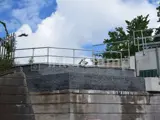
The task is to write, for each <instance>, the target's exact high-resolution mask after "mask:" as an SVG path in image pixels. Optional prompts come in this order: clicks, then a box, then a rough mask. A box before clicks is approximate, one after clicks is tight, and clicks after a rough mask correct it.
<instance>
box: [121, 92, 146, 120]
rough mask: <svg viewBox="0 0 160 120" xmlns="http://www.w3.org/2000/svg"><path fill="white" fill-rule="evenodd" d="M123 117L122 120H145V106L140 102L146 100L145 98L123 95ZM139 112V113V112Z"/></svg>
mask: <svg viewBox="0 0 160 120" xmlns="http://www.w3.org/2000/svg"><path fill="white" fill-rule="evenodd" d="M120 97H121V105H122V116H121V120H136V119H137V118H143V117H144V116H143V113H141V111H143V106H142V105H141V104H138V101H141V100H144V97H143V96H131V95H125V96H124V95H121V96H120ZM137 111H138V112H137Z"/></svg>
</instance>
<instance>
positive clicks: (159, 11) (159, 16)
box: [154, 5, 160, 42]
mask: <svg viewBox="0 0 160 120" xmlns="http://www.w3.org/2000/svg"><path fill="white" fill-rule="evenodd" d="M157 11H158V12H157V17H158V22H160V5H159V6H158V7H157ZM158 34H160V26H159V27H158V29H157V30H156V32H155V35H158ZM159 41H160V37H155V38H154V42H159Z"/></svg>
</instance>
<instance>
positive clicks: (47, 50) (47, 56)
mask: <svg viewBox="0 0 160 120" xmlns="http://www.w3.org/2000/svg"><path fill="white" fill-rule="evenodd" d="M47 64H49V47H48V48H47Z"/></svg>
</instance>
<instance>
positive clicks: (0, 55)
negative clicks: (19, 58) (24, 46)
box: [0, 34, 15, 72]
mask: <svg viewBox="0 0 160 120" xmlns="http://www.w3.org/2000/svg"><path fill="white" fill-rule="evenodd" d="M14 53H15V34H10V35H9V36H7V37H5V38H0V72H3V71H6V70H8V69H10V68H11V67H12V65H13V63H14Z"/></svg>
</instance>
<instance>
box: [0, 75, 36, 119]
mask: <svg viewBox="0 0 160 120" xmlns="http://www.w3.org/2000/svg"><path fill="white" fill-rule="evenodd" d="M0 120H35V117H34V114H33V109H32V105H31V101H30V98H29V94H28V88H27V84H26V81H25V79H24V76H23V74H22V73H21V72H18V73H13V74H8V75H5V76H3V77H2V76H1V77H0Z"/></svg>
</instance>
